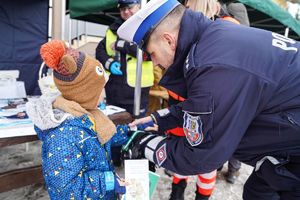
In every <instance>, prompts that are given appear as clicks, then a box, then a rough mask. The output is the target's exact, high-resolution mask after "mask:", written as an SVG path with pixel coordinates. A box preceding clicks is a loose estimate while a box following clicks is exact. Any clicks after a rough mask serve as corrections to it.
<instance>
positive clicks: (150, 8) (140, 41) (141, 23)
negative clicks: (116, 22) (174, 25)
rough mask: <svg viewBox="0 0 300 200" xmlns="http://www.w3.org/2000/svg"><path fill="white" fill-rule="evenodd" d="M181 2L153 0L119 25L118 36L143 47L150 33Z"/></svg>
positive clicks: (175, 0)
mask: <svg viewBox="0 0 300 200" xmlns="http://www.w3.org/2000/svg"><path fill="white" fill-rule="evenodd" d="M179 4H180V3H179V2H178V1H177V0H151V1H150V2H148V3H147V4H146V5H145V6H144V7H142V9H141V10H139V11H138V12H136V13H135V14H134V15H133V16H131V17H130V18H129V19H127V20H126V21H125V22H124V23H123V24H122V25H121V26H120V27H119V29H118V31H117V33H118V36H119V37H120V38H122V39H124V40H127V41H130V42H135V43H136V44H137V45H138V46H139V47H140V48H143V46H144V44H145V43H146V42H147V39H148V37H149V36H150V33H151V32H152V31H153V30H154V29H155V27H156V26H157V25H158V24H159V23H160V22H161V21H162V20H163V19H164V18H165V17H166V16H167V15H168V14H169V13H170V12H171V11H172V10H173V9H174V8H175V7H176V6H177V5H179Z"/></svg>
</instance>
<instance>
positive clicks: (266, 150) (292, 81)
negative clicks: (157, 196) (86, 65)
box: [153, 10, 300, 175]
mask: <svg viewBox="0 0 300 200" xmlns="http://www.w3.org/2000/svg"><path fill="white" fill-rule="evenodd" d="M299 47H300V44H299V43H298V42H295V41H294V40H292V39H288V38H285V37H283V36H281V35H278V34H276V33H272V32H269V31H265V30H260V29H255V28H249V27H246V26H242V25H235V24H233V23H231V22H226V21H225V20H216V21H215V22H212V21H210V20H209V19H207V18H205V17H204V16H203V15H202V14H200V13H194V12H192V11H190V10H187V11H186V12H185V14H184V16H183V19H182V22H181V27H180V31H179V40H178V46H177V50H176V54H175V60H174V63H173V64H172V65H171V66H170V67H169V68H168V70H167V71H166V74H165V75H164V77H163V78H162V80H161V82H160V84H161V85H162V86H164V87H166V88H167V89H168V90H171V91H173V92H175V93H177V94H179V95H180V96H182V97H185V98H187V100H185V101H184V102H182V103H179V104H177V105H174V106H171V107H170V108H169V112H167V113H166V112H165V113H160V114H159V113H154V115H155V117H156V118H157V121H158V125H159V128H160V130H161V131H164V130H167V129H170V128H174V127H177V126H183V124H184V113H187V114H189V115H190V116H194V117H199V118H198V122H197V123H198V127H200V136H201V134H202V136H203V138H202V140H198V143H197V142H196V145H195V146H192V145H191V144H190V143H189V142H188V141H187V138H184V137H181V138H172V139H170V138H167V139H163V140H161V141H160V142H159V143H158V144H157V146H156V147H155V149H156V150H155V152H156V154H154V156H153V159H154V161H155V162H156V163H158V164H160V165H161V166H163V167H165V168H167V169H169V170H172V171H174V172H178V173H179V174H188V175H191V174H199V173H205V172H209V171H212V170H214V169H216V168H218V167H219V166H221V165H222V164H223V163H224V162H226V161H227V160H228V159H229V158H230V157H231V155H233V154H234V156H235V157H236V158H237V159H239V160H240V161H242V162H245V163H247V164H250V165H252V166H254V165H255V164H256V162H257V161H258V160H259V159H261V158H262V157H264V156H267V155H271V156H275V157H286V156H300V54H299ZM199 141H200V143H199ZM162 146H164V148H165V150H166V152H165V153H166V156H161V157H159V156H160V155H164V154H163V151H164V150H163V148H162ZM159 151H160V152H161V153H162V154H159ZM159 159H160V160H159Z"/></svg>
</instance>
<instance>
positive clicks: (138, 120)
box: [128, 116, 152, 130]
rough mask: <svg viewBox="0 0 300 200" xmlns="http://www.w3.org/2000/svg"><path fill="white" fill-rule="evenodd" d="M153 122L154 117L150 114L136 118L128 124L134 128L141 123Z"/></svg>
mask: <svg viewBox="0 0 300 200" xmlns="http://www.w3.org/2000/svg"><path fill="white" fill-rule="evenodd" d="M151 122H152V119H151V117H150V116H148V117H144V118H140V119H136V120H134V121H133V122H131V123H130V124H128V125H129V127H130V129H132V130H133V129H134V128H135V127H137V126H138V125H140V124H147V123H151Z"/></svg>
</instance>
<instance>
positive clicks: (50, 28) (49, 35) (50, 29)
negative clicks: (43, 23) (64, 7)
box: [48, 0, 53, 40]
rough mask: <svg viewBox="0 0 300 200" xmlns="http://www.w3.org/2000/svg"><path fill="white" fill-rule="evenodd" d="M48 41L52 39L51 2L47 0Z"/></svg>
mask: <svg viewBox="0 0 300 200" xmlns="http://www.w3.org/2000/svg"><path fill="white" fill-rule="evenodd" d="M48 12H49V14H48V40H50V39H52V37H53V35H52V21H53V2H52V0H49V8H48Z"/></svg>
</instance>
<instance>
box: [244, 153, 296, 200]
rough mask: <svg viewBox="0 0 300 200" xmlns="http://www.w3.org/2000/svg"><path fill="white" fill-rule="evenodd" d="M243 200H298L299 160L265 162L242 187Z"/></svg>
mask: <svg viewBox="0 0 300 200" xmlns="http://www.w3.org/2000/svg"><path fill="white" fill-rule="evenodd" d="M243 199H244V200H279V199H280V200H299V199H300V159H299V160H297V159H296V160H293V158H288V159H281V160H280V163H279V164H276V165H274V164H272V163H271V162H270V161H269V160H265V161H264V162H263V164H262V165H261V167H260V169H259V170H258V171H253V172H252V174H251V175H250V176H249V178H248V180H247V181H246V183H245V185H244V193H243Z"/></svg>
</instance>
